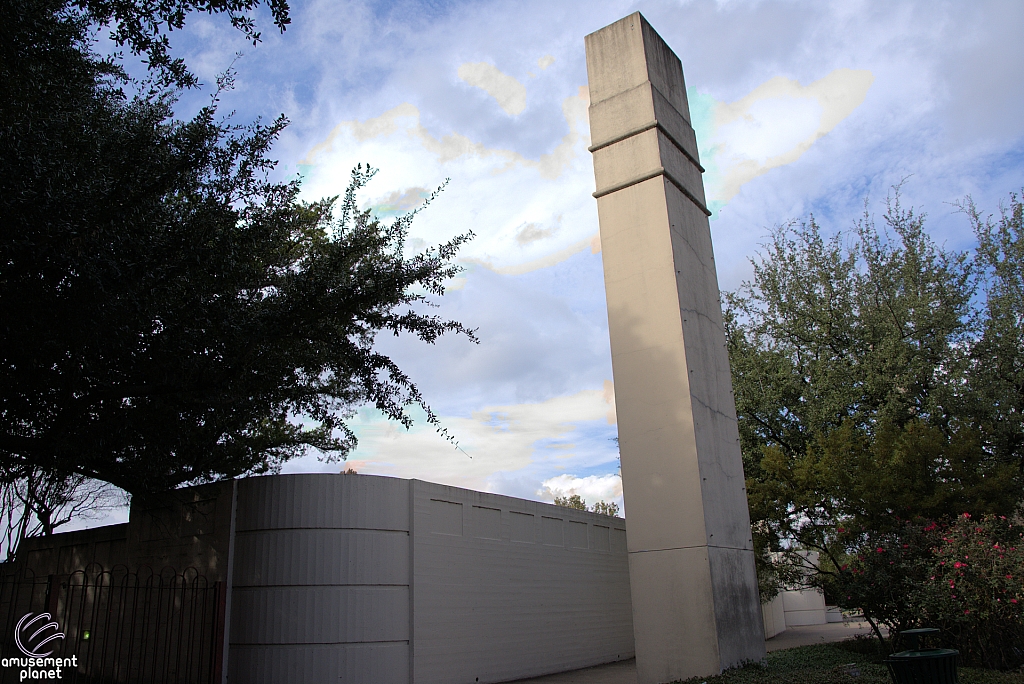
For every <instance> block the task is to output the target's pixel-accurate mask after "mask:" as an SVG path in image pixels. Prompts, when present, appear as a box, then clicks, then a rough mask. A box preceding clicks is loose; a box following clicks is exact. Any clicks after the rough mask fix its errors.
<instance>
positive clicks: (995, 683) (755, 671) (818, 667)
mask: <svg viewBox="0 0 1024 684" xmlns="http://www.w3.org/2000/svg"><path fill="white" fill-rule="evenodd" d="M883 658H884V656H883V655H881V654H880V653H879V652H878V651H877V648H876V646H875V643H874V642H873V640H869V639H863V640H852V641H846V642H841V643H835V644H821V645H817V646H801V647H799V648H790V649H786V650H784V651H774V652H772V653H769V654H768V659H767V662H766V663H765V664H764V665H748V666H746V667H743V668H738V669H735V670H729V671H728V672H726V673H724V674H722V675H719V676H717V677H695V678H693V679H687V680H686V684H702V683H703V682H707V684H769V683H771V684H783V683H786V682H791V683H792V684H840V683H843V684H850V683H856V684H892V677H891V676H890V675H889V671H888V669H887V668H886V667H885V664H884V663H882V659H883ZM960 682H961V684H1024V673H1021V672H996V671H993V670H978V669H975V668H971V667H961V668H960Z"/></svg>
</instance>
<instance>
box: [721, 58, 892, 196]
mask: <svg viewBox="0 0 1024 684" xmlns="http://www.w3.org/2000/svg"><path fill="white" fill-rule="evenodd" d="M874 80H875V77H874V75H873V74H872V73H871V72H870V71H865V70H853V69H836V70H835V71H833V72H832V73H830V74H829V75H828V76H825V77H824V78H821V79H818V80H817V81H814V82H813V83H811V84H810V85H807V86H802V85H800V83H799V82H798V81H795V80H792V79H788V78H784V77H782V76H776V77H775V78H773V79H771V80H769V81H767V82H765V83H762V84H761V85H760V86H758V87H757V88H755V89H754V90H753V91H751V92H750V93H749V94H748V95H746V96H745V97H743V98H741V99H739V100H737V101H735V102H731V103H728V104H726V103H718V104H717V106H716V107H715V110H714V115H713V116H714V131H713V133H712V134H711V139H710V140H708V141H707V142H705V143H704V145H706V146H708V147H710V148H711V149H713V150H714V152H713V159H709V160H708V162H709V164H710V163H712V162H713V163H714V164H715V165H716V166H717V167H718V168H717V172H718V173H717V174H715V176H716V177H712V178H711V179H709V180H710V182H709V183H708V185H709V186H710V187H708V188H707V194H708V198H709V199H710V200H719V201H725V202H727V201H729V200H731V199H732V198H733V197H735V196H736V194H737V193H738V192H739V191H740V188H741V187H742V186H743V185H744V184H745V183H748V182H750V181H751V180H753V179H754V178H757V177H758V176H761V175H763V174H765V173H767V172H768V171H770V170H771V169H774V168H777V167H779V166H784V165H786V164H791V163H793V162H795V161H796V160H797V159H799V158H800V157H801V156H802V155H803V154H804V153H805V152H807V150H809V149H810V148H811V145H813V144H814V143H815V142H816V141H817V140H819V139H820V138H821V137H822V136H824V135H826V134H827V133H829V132H830V131H831V130H832V129H833V128H835V127H836V126H837V125H838V124H839V123H840V122H841V121H842V120H843V119H845V118H846V117H848V116H849V115H850V114H851V113H853V110H854V109H856V108H857V107H858V106H860V105H861V103H863V102H864V98H865V97H867V93H868V89H869V88H870V87H871V84H872V83H873V82H874Z"/></svg>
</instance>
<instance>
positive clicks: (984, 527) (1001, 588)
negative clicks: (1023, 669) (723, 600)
mask: <svg viewBox="0 0 1024 684" xmlns="http://www.w3.org/2000/svg"><path fill="white" fill-rule="evenodd" d="M836 540H837V542H838V543H839V544H840V545H842V548H846V549H848V550H849V551H847V552H846V553H845V554H842V556H841V557H840V556H839V555H837V554H832V556H831V558H830V559H829V560H826V562H824V563H822V567H821V568H820V570H821V572H820V574H819V575H818V581H817V583H818V584H819V585H820V586H822V587H823V588H824V589H825V591H826V593H827V594H828V595H829V596H831V597H832V598H833V599H834V600H835V601H836V602H837V603H838V604H839V605H840V606H842V607H843V608H850V609H857V610H861V611H863V613H864V615H865V617H867V618H868V619H869V620H870V621H871V622H872V624H873V625H884V626H886V627H887V628H888V631H889V634H890V638H889V646H890V648H893V649H896V650H899V649H901V648H904V647H905V646H906V645H905V644H903V643H901V642H900V640H899V637H898V634H899V632H900V631H901V630H904V629H911V628H914V627H937V628H939V629H940V630H941V636H940V641H941V643H942V645H943V646H946V647H949V648H956V649H958V650H959V651H960V655H961V658H962V659H963V662H964V664H967V665H974V666H980V667H989V668H997V669H1011V668H1016V667H1020V666H1022V665H1024V525H1022V524H1021V523H1020V522H1019V521H1018V522H1014V521H1012V520H1010V519H1007V518H1005V517H1001V516H994V515H989V516H984V517H978V518H975V517H971V516H970V515H968V514H966V513H964V514H963V515H961V516H960V517H958V518H956V519H955V520H953V521H952V522H949V523H946V524H939V523H935V522H926V521H914V522H906V521H904V522H899V524H896V525H894V526H893V527H892V528H891V529H890V530H888V531H886V532H876V531H868V530H865V529H847V528H838V535H837V537H836ZM877 633H878V635H879V637H881V632H880V631H879V632H877ZM935 645H938V644H935Z"/></svg>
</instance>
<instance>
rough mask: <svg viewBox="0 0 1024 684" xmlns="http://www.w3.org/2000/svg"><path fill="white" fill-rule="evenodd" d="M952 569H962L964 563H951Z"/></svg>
mask: <svg viewBox="0 0 1024 684" xmlns="http://www.w3.org/2000/svg"><path fill="white" fill-rule="evenodd" d="M953 567H954V568H962V567H964V563H961V562H960V561H957V562H956V563H953Z"/></svg>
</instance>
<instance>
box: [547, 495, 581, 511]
mask: <svg viewBox="0 0 1024 684" xmlns="http://www.w3.org/2000/svg"><path fill="white" fill-rule="evenodd" d="M555 505H556V506H562V507H564V508H572V509H575V510H577V511H585V510H587V502H586V501H584V500H583V498H582V497H581V496H580V495H579V494H572V495H570V496H556V497H555Z"/></svg>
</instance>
